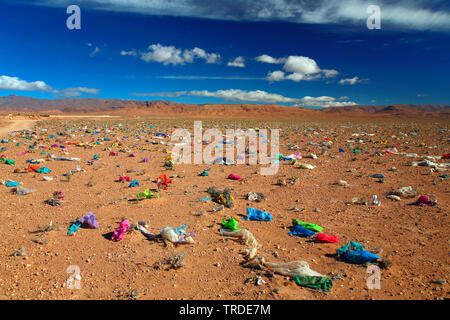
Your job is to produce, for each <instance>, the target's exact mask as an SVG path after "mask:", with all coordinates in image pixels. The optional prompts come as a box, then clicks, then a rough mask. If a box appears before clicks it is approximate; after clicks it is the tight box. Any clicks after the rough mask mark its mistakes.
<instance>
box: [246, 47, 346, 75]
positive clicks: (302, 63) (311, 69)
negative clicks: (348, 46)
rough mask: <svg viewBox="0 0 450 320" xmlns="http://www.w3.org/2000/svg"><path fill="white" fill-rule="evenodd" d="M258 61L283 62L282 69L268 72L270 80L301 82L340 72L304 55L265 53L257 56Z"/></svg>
mask: <svg viewBox="0 0 450 320" xmlns="http://www.w3.org/2000/svg"><path fill="white" fill-rule="evenodd" d="M255 60H256V61H259V62H262V63H270V64H283V70H284V71H285V72H286V73H285V72H283V71H281V70H277V71H272V72H269V73H268V74H267V80H269V81H283V80H292V81H295V82H299V81H302V80H314V79H318V78H330V77H335V76H336V75H338V74H339V72H338V71H337V70H334V69H321V68H319V66H318V65H317V62H316V61H314V60H313V59H311V58H308V57H304V56H289V57H287V58H274V57H271V56H269V55H267V54H263V55H261V56H258V57H256V58H255Z"/></svg>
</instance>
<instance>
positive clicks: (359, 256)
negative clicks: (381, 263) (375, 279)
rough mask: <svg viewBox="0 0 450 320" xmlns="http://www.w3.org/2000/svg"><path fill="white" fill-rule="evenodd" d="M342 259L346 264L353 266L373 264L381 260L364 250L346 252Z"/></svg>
mask: <svg viewBox="0 0 450 320" xmlns="http://www.w3.org/2000/svg"><path fill="white" fill-rule="evenodd" d="M343 258H344V259H345V260H347V261H348V262H351V263H355V264H364V263H367V262H373V261H376V260H378V259H381V257H379V256H377V255H376V254H373V253H371V252H369V251H365V250H352V251H347V252H345V253H344V254H343Z"/></svg>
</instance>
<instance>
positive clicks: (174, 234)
mask: <svg viewBox="0 0 450 320" xmlns="http://www.w3.org/2000/svg"><path fill="white" fill-rule="evenodd" d="M186 226H187V224H186V223H185V224H183V225H182V226H181V227H178V228H172V227H170V226H166V227H164V228H162V229H161V230H160V235H161V238H162V239H163V241H164V243H167V241H169V242H172V243H175V244H178V243H189V244H192V243H194V242H195V240H194V235H195V231H194V232H190V233H186Z"/></svg>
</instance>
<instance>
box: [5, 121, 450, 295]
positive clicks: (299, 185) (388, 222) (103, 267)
mask: <svg viewBox="0 0 450 320" xmlns="http://www.w3.org/2000/svg"><path fill="white" fill-rule="evenodd" d="M142 121H143V120H142V119H140V120H123V119H121V120H117V119H114V120H99V121H97V122H95V121H90V120H84V119H83V120H47V121H42V122H39V123H37V124H38V128H40V127H42V128H48V129H49V132H47V133H44V132H40V131H38V134H39V137H42V138H44V141H41V142H44V143H46V144H47V145H51V144H53V143H55V139H52V140H51V141H49V140H48V139H47V138H48V135H49V134H52V133H53V134H54V133H55V132H56V131H62V130H64V128H72V127H74V128H80V127H83V126H84V125H87V126H88V128H94V126H103V124H109V125H111V124H114V123H116V124H117V123H123V124H124V126H128V128H129V129H130V131H131V132H130V133H128V134H119V135H118V137H123V136H126V135H129V136H130V137H134V135H135V134H136V133H139V134H141V135H142V136H143V137H145V138H151V137H152V136H153V135H145V134H144V133H142V132H138V127H137V124H138V123H140V122H142ZM146 123H147V125H148V124H154V125H156V126H157V128H156V129H161V130H163V132H170V130H171V128H172V127H173V126H174V125H177V126H179V127H180V126H183V125H184V126H186V127H187V128H191V132H193V131H192V125H193V121H191V120H185V121H183V120H161V121H158V120H148V121H147V122H146ZM227 123H231V124H232V125H233V126H234V125H235V124H236V125H237V126H240V127H241V128H244V129H245V128H251V127H252V128H256V127H259V128H263V127H271V128H280V129H282V131H281V132H282V133H281V137H280V145H281V147H280V152H281V153H282V154H284V155H287V154H290V153H292V152H295V151H288V150H287V146H286V143H288V142H290V143H291V144H298V145H299V147H300V148H302V149H309V148H311V149H313V150H314V152H315V153H316V154H317V155H318V156H319V158H318V159H316V160H314V159H304V160H301V161H300V162H303V163H311V164H314V165H316V166H317V168H316V169H314V170H302V169H299V168H298V167H297V166H293V165H290V164H288V162H284V161H282V164H281V165H280V168H279V171H278V173H277V174H276V175H274V176H262V175H260V174H257V173H256V170H257V167H255V166H248V165H237V166H222V165H206V164H205V165H177V166H175V169H174V170H173V171H171V170H165V168H163V167H162V165H163V163H164V158H165V157H166V156H167V153H165V152H164V150H166V148H167V147H166V146H163V145H152V144H150V143H144V141H143V140H141V141H134V139H133V138H129V139H127V140H125V145H127V146H129V147H132V146H133V145H134V144H139V145H141V146H144V147H145V148H147V150H146V151H143V150H138V149H135V148H131V150H132V152H135V153H136V154H137V157H136V158H131V157H128V154H127V153H120V155H119V156H117V157H112V156H109V151H104V148H106V147H107V146H110V145H111V142H107V141H105V142H103V145H99V146H97V147H94V148H93V149H92V150H89V149H84V148H81V147H76V146H69V152H70V156H72V157H80V158H81V159H82V161H81V162H80V165H81V167H82V168H83V169H84V170H86V171H85V172H80V173H77V174H75V175H73V176H72V178H71V179H70V181H66V179H65V177H63V176H62V174H63V173H64V172H67V171H69V170H72V169H75V167H76V164H77V163H76V162H66V161H48V162H45V163H43V164H41V165H40V166H46V167H48V168H50V169H51V170H52V173H51V174H46V175H47V176H55V175H57V176H58V177H57V178H55V179H54V180H53V181H42V178H41V177H42V175H43V174H42V175H41V174H37V173H36V174H33V173H13V170H14V169H15V168H19V169H23V168H25V167H26V163H25V161H26V160H27V159H30V158H42V157H45V156H43V155H40V151H41V150H38V151H33V150H30V149H28V146H27V145H26V144H24V143H23V142H24V141H25V142H26V141H27V140H25V139H23V138H13V139H16V140H17V141H20V142H22V144H21V146H19V147H18V146H16V144H15V143H13V142H10V143H8V144H0V147H2V146H5V147H7V151H4V152H1V154H5V155H7V156H8V157H9V158H12V159H14V160H15V161H16V165H15V166H8V165H5V164H0V179H4V180H7V179H11V180H14V181H21V182H23V186H24V187H26V188H32V189H36V190H37V191H36V192H35V193H33V194H29V195H25V196H17V195H14V194H13V193H11V192H10V188H7V187H5V186H2V185H0V203H1V210H0V235H1V237H0V260H1V261H2V263H1V265H0V297H1V298H2V299H129V298H130V295H131V293H132V292H135V293H137V296H138V299H277V300H278V299H294V300H296V299H443V298H446V297H447V298H448V297H449V294H448V293H449V292H448V289H449V287H448V274H449V267H448V262H449V260H448V259H449V256H448V254H449V247H448V246H449V239H448V230H449V210H448V209H449V207H448V202H449V199H450V198H449V183H448V179H440V178H439V177H438V176H439V175H440V174H442V173H441V172H437V173H436V172H435V173H433V174H431V175H430V174H429V171H430V169H429V168H427V167H410V166H407V164H408V163H409V162H411V161H413V160H417V159H414V158H406V157H404V156H401V155H388V154H384V153H383V156H375V155H374V153H375V151H379V152H382V151H383V150H384V149H385V148H386V145H380V144H375V143H373V142H375V141H378V140H379V139H380V138H386V139H388V145H393V144H397V143H400V147H399V151H400V152H408V153H413V152H415V153H418V154H419V155H424V156H425V155H442V154H444V153H448V151H449V150H448V139H449V134H448V131H447V132H445V131H437V130H436V129H439V128H447V129H448V121H445V120H428V121H426V120H420V119H415V120H408V121H396V120H394V119H391V120H389V121H371V120H367V119H366V120H361V119H359V120H357V121H356V120H341V121H339V120H292V121H278V122H277V121H268V120H264V121H250V120H248V121H237V122H234V121H227V120H223V121H212V120H209V121H204V122H203V125H204V127H206V125H209V126H210V127H218V128H219V129H221V130H223V132H225V130H224V129H223V124H227ZM342 126H347V127H348V128H343V127H342ZM296 128H297V129H298V130H296ZM306 128H312V129H314V130H315V131H316V132H317V133H318V134H313V131H311V132H307V131H305V129H306ZM154 130H155V129H154ZM331 131H334V132H336V134H332V133H330V132H331ZM364 131H366V132H368V133H374V134H375V136H373V137H369V136H364V137H362V139H366V142H365V143H364V144H361V145H360V144H358V143H354V146H355V147H360V148H366V149H367V151H366V152H363V153H362V154H360V155H355V154H353V153H351V152H350V148H349V146H348V145H349V143H348V142H346V140H348V139H352V138H355V137H352V136H351V135H352V133H362V132H364ZM153 132H155V131H153ZM400 132H403V133H406V134H408V133H411V132H417V133H418V135H417V136H414V135H408V136H407V137H404V136H401V135H400ZM81 134H82V132H81V133H80V132H79V131H76V135H77V136H76V137H75V138H66V137H65V138H63V141H66V140H68V141H72V142H76V141H89V140H90V138H89V136H88V135H87V136H86V137H81ZM393 135H395V136H396V137H398V139H397V138H392V137H391V136H393ZM104 136H105V137H106V136H109V137H111V138H113V136H112V134H110V135H108V134H106V135H104ZM94 137H95V138H97V137H103V135H102V134H100V135H98V136H94ZM325 138H331V139H332V141H333V147H332V149H331V150H329V151H328V155H320V152H319V150H317V149H316V147H315V146H310V145H308V144H307V143H308V142H324V141H325ZM367 139H370V140H372V141H373V142H370V141H368V140H367ZM301 140H304V142H302V141H301ZM155 141H158V140H157V139H155ZM166 141H168V139H166ZM31 142H33V140H31ZM407 142H408V144H406V143H407ZM421 142H424V143H425V144H426V146H430V147H433V146H437V148H433V149H430V148H428V147H423V146H419V143H421ZM56 143H57V144H62V143H58V142H56ZM338 148H343V149H345V150H346V151H347V152H346V153H339V152H338ZM119 149H120V148H114V147H113V148H112V150H113V151H119ZM169 149H171V148H170V147H169ZM26 150H30V151H31V153H27V154H26V155H17V153H19V152H22V151H26ZM52 152H54V153H55V154H62V152H61V151H59V150H53V151H52ZM301 152H302V153H303V154H305V153H307V151H301ZM94 154H98V155H99V156H100V163H99V164H96V165H92V166H90V165H87V161H88V160H90V159H92V157H93V155H94ZM329 154H334V155H339V156H340V158H339V159H332V158H330V157H329ZM143 157H147V158H150V162H149V163H140V162H139V161H140V160H141V159H142V158H143ZM439 162H445V160H440V161H439ZM118 165H120V167H119V166H118ZM393 166H395V167H397V168H398V172H392V171H388V169H390V168H391V167H393ZM131 169H139V170H145V173H144V174H143V175H139V173H127V170H131ZM204 169H207V170H208V171H209V173H210V176H209V177H200V176H198V174H199V173H200V172H202V171H203V170H204ZM349 169H355V170H354V171H353V172H348V170H349ZM163 173H165V174H167V175H168V176H169V175H181V176H184V177H183V178H181V177H176V178H174V179H173V183H172V184H170V185H169V188H168V190H167V191H161V193H160V194H161V195H162V197H161V198H160V199H148V200H145V201H142V202H137V203H135V202H129V201H126V200H122V201H118V202H116V203H115V204H110V203H111V202H113V201H114V200H117V199H119V198H121V197H129V198H133V197H135V195H136V194H137V192H139V191H143V190H144V189H147V188H150V189H153V188H156V184H155V183H154V182H152V180H154V179H155V178H156V177H158V176H159V175H161V174H163ZM230 173H235V174H238V175H240V176H242V177H243V178H244V181H242V182H239V181H232V180H229V179H227V176H228V175H229V174H230ZM375 173H382V174H384V176H385V177H386V179H385V183H383V184H380V183H377V182H376V180H377V179H374V178H369V177H368V175H371V174H375ZM444 173H446V172H444ZM119 175H128V176H130V177H131V178H132V179H138V180H139V182H140V183H141V187H137V188H128V184H127V183H125V184H123V183H119V182H114V181H115V180H116V179H118V177H119ZM293 176H295V177H297V178H298V179H297V182H296V184H295V185H290V184H288V185H286V186H278V185H276V183H277V181H278V180H279V179H286V180H287V179H289V178H291V177H293ZM339 179H342V180H346V181H347V182H348V183H349V184H350V186H349V187H347V188H345V187H342V186H337V185H333V183H334V182H335V181H336V180H339ZM89 182H92V184H94V185H93V186H87V184H88V183H89ZM210 186H216V187H218V188H219V189H223V188H225V187H229V188H231V189H232V194H233V195H234V197H235V200H234V207H233V208H231V209H225V211H219V212H210V211H211V209H212V208H213V207H215V206H217V204H215V203H213V202H212V201H206V202H200V201H198V199H202V198H205V197H208V196H209V195H208V194H207V193H206V192H205V190H206V188H208V187H210ZM402 186H412V187H414V188H415V189H418V190H419V194H433V195H435V196H436V198H437V199H438V206H436V207H417V206H410V205H408V204H409V203H412V202H414V201H415V199H402V201H401V202H395V201H392V200H389V199H387V198H386V197H385V196H386V194H387V193H388V192H389V191H390V190H391V189H395V188H398V187H402ZM56 190H62V191H63V192H64V193H65V196H66V200H65V201H64V203H63V205H62V206H55V207H52V206H50V205H47V204H45V203H44V201H45V200H46V199H48V198H49V197H50V196H51V195H52V193H53V192H54V191H56ZM189 191H193V192H192V193H187V194H184V193H185V192H189ZM249 191H252V192H262V193H263V194H264V195H265V196H266V199H265V200H264V201H263V202H260V203H255V202H252V201H248V200H246V199H245V198H244V196H245V195H246V194H247V193H248V192H249ZM373 194H376V195H378V198H379V199H380V200H381V202H382V204H381V206H380V207H377V206H373V205H368V206H361V205H347V204H346V202H350V201H351V199H352V198H353V197H364V198H366V199H368V200H369V203H371V196H372V195H373ZM248 206H251V207H255V208H259V209H261V210H265V211H268V212H270V213H271V214H272V215H273V217H274V221H272V222H256V221H245V220H243V219H241V221H240V223H239V227H241V228H247V229H248V230H250V231H251V232H252V233H253V235H254V236H255V237H256V239H257V240H258V242H259V243H260V244H261V246H262V247H261V249H260V250H259V253H260V254H261V255H263V256H265V257H266V260H267V261H272V262H280V263H281V262H289V261H293V260H305V261H306V262H308V263H309V265H310V267H311V269H313V270H316V271H318V272H320V273H322V274H325V275H328V276H330V277H333V276H334V275H339V276H340V277H341V278H342V279H334V283H333V289H332V291H331V292H329V293H322V292H318V291H315V290H312V289H307V288H303V287H298V286H297V285H296V284H295V283H294V282H292V281H290V279H289V278H287V277H284V276H281V275H274V276H270V274H268V273H267V271H266V270H258V269H254V268H246V267H243V266H242V265H240V263H241V262H242V261H243V257H242V254H241V253H242V252H243V251H244V248H245V246H244V245H242V244H241V243H239V242H238V241H235V240H232V239H228V238H227V237H224V236H221V235H220V234H219V232H218V229H219V227H220V222H221V221H222V219H224V218H228V217H231V216H235V217H238V216H240V217H241V218H242V217H243V216H245V211H246V208H247V207H248ZM294 206H297V208H298V209H299V210H300V211H299V212H294V211H291V210H289V209H290V208H292V207H294ZM316 209H318V210H316ZM202 210H203V211H204V214H203V215H201V214H200V213H201V212H202ZM89 211H92V212H94V214H95V215H96V217H97V219H98V222H99V224H100V227H99V229H96V230H91V229H83V228H80V229H79V230H78V232H77V233H76V234H75V235H74V236H72V237H71V236H67V228H68V227H69V226H70V224H71V222H72V221H74V220H75V219H77V218H79V217H81V216H83V215H86V214H87V213H88V212H89ZM124 218H126V219H128V220H129V221H130V223H137V221H140V220H144V221H146V222H147V224H148V225H149V226H150V228H149V229H150V230H151V231H153V232H156V233H158V231H159V229H160V228H162V227H164V226H166V225H170V226H172V227H178V226H180V225H182V224H183V223H187V224H188V227H187V231H193V230H195V231H196V238H195V239H196V242H195V244H188V245H179V246H177V247H173V246H168V247H165V246H164V245H163V244H162V243H159V242H152V241H149V240H147V239H146V238H145V237H144V236H143V235H142V234H141V233H140V232H139V231H134V232H132V233H130V234H127V235H125V237H124V239H123V240H122V241H120V242H113V241H111V240H109V239H108V238H107V237H105V236H104V235H106V234H108V233H110V232H112V231H114V229H115V228H117V227H118V225H119V223H120V222H121V221H122V219H124ZM292 218H298V219H300V220H302V221H306V222H312V223H316V224H318V225H320V226H322V227H323V228H324V232H325V233H327V234H332V235H338V236H339V237H340V241H339V243H337V244H318V243H314V242H310V241H309V240H308V239H305V238H300V237H296V236H291V235H288V232H289V228H288V227H289V226H290V225H291V219H292ZM50 221H52V222H53V224H54V225H56V226H58V227H61V230H56V231H52V232H48V233H44V234H42V235H41V236H40V237H39V234H37V233H35V232H36V231H37V230H39V229H40V228H41V227H42V226H45V225H48V224H49V223H50ZM348 241H356V242H359V243H361V244H364V245H366V246H367V249H368V250H376V249H382V250H383V251H382V252H381V253H380V254H379V255H380V256H381V257H383V258H388V259H390V260H391V261H392V263H393V264H392V266H391V267H390V268H389V269H387V270H381V289H379V290H378V289H373V290H369V289H368V288H367V284H366V281H367V278H368V276H370V274H368V273H367V272H366V267H365V266H360V265H352V264H348V263H346V262H343V261H337V260H336V258H335V257H333V254H334V253H335V252H336V249H338V248H339V247H340V246H342V245H344V244H345V243H347V242H348ZM22 245H23V246H24V248H25V253H26V256H25V257H22V256H14V255H13V253H14V252H15V251H17V250H19V249H20V247H21V246H22ZM180 251H183V252H184V253H185V254H186V261H185V267H182V268H180V269H177V270H174V269H170V270H167V268H166V267H164V268H163V269H160V270H157V269H155V268H154V265H155V263H157V262H158V261H161V260H163V259H164V258H167V257H169V256H171V255H173V254H174V253H178V252H180ZM71 265H77V266H79V268H80V270H81V276H82V278H81V289H78V290H77V289H68V288H67V286H66V281H67V279H68V278H69V276H70V275H72V273H67V268H68V267H69V266H71ZM256 274H260V275H261V276H262V278H263V279H264V280H265V282H266V283H265V284H264V285H262V286H256V285H255V284H254V283H248V284H244V282H245V281H246V280H247V279H248V278H251V277H253V276H255V275H256ZM437 279H443V280H446V281H447V282H446V283H445V284H443V285H440V284H435V283H434V281H435V280H437Z"/></svg>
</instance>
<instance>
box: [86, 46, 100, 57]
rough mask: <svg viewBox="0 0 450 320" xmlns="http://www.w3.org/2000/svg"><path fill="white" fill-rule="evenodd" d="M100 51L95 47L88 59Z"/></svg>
mask: <svg viewBox="0 0 450 320" xmlns="http://www.w3.org/2000/svg"><path fill="white" fill-rule="evenodd" d="M99 51H100V49H99V47H97V46H96V47H95V49H94V51H92V52H91V54H90V55H89V56H90V57H93V56H95V55H96V54H97V53H98V52H99Z"/></svg>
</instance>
